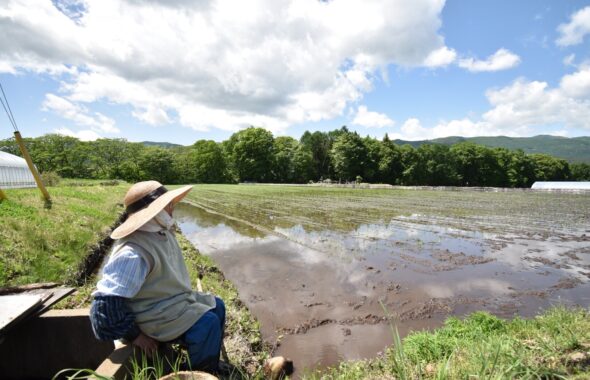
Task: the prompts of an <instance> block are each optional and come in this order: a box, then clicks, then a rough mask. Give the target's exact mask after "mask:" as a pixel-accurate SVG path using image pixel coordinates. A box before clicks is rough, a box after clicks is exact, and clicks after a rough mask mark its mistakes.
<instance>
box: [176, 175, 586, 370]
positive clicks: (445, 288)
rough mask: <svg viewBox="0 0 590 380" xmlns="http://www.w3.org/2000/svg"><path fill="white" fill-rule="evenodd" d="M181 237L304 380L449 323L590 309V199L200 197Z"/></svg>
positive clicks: (265, 189) (248, 191)
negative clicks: (310, 372) (233, 289)
mask: <svg viewBox="0 0 590 380" xmlns="http://www.w3.org/2000/svg"><path fill="white" fill-rule="evenodd" d="M187 198H188V199H187V200H188V204H180V205H179V206H178V207H177V211H176V218H177V219H178V221H179V225H180V227H181V229H182V231H183V233H184V234H185V235H186V236H187V237H188V238H189V240H190V241H191V242H192V243H193V244H194V245H195V246H196V247H197V248H198V249H199V250H200V251H201V252H202V253H204V254H207V255H210V256H212V257H213V259H214V260H215V261H216V262H217V263H218V265H219V266H220V268H221V270H222V271H223V272H224V274H225V276H226V277H227V278H228V279H229V280H231V281H232V282H233V283H234V284H235V285H236V286H237V287H238V290H239V292H240V297H241V299H242V300H243V301H244V303H245V304H246V305H247V306H248V307H249V309H250V310H251V311H252V313H253V314H254V315H255V316H256V317H257V318H258V319H259V320H260V322H261V329H262V333H263V336H264V338H265V339H266V340H267V341H269V342H271V343H274V344H276V351H275V354H277V355H285V356H288V357H290V358H291V359H293V360H294V361H295V365H296V367H297V369H298V372H299V373H301V371H302V370H303V369H304V368H305V369H312V368H318V367H324V366H327V365H334V364H336V363H337V362H338V361H341V360H348V359H359V358H367V357H373V356H376V355H377V354H378V353H379V352H381V351H382V350H383V349H384V348H385V347H386V346H387V345H389V344H391V342H392V334H391V324H392V323H394V324H395V325H396V326H397V327H398V329H399V331H400V333H401V334H402V335H405V334H407V333H408V332H409V331H411V330H417V329H424V328H433V327H437V326H439V325H440V324H441V323H442V321H443V320H444V319H445V318H446V317H447V316H449V315H458V316H462V315H464V314H466V313H469V312H472V311H476V310H487V311H490V312H491V313H494V314H496V315H499V316H502V317H508V318H509V317H513V316H515V315H520V316H533V315H535V314H537V313H538V312H539V311H540V310H541V309H544V308H547V307H549V306H551V305H554V304H566V305H580V306H583V307H588V306H589V305H590V215H589V214H590V194H557V193H538V192H530V191H529V192H524V191H509V192H481V191H444V190H416V189H414V190H399V189H397V190H350V189H323V188H307V187H304V188H295V187H293V188H291V187H277V186H197V187H195V189H194V190H193V191H192V192H191V194H190V195H189V197H187Z"/></svg>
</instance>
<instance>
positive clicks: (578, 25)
mask: <svg viewBox="0 0 590 380" xmlns="http://www.w3.org/2000/svg"><path fill="white" fill-rule="evenodd" d="M557 32H558V33H559V37H558V38H557V40H556V41H555V43H556V44H557V45H559V46H571V45H577V44H580V43H582V41H584V37H585V36H586V35H587V34H590V6H587V7H585V8H582V9H580V10H579V11H577V12H575V13H574V14H572V15H571V17H570V21H569V22H568V23H567V24H561V25H559V26H558V27H557Z"/></svg>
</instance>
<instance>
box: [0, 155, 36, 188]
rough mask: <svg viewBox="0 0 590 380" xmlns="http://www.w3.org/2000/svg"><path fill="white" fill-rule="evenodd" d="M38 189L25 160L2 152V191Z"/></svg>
mask: <svg viewBox="0 0 590 380" xmlns="http://www.w3.org/2000/svg"><path fill="white" fill-rule="evenodd" d="M23 187H37V184H36V183H35V178H33V174H31V171H30V170H29V167H28V166H27V162H26V161H25V159H24V158H21V157H19V156H15V155H13V154H10V153H6V152H3V151H1V150H0V189H20V188H23Z"/></svg>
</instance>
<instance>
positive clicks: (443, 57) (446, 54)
mask: <svg viewBox="0 0 590 380" xmlns="http://www.w3.org/2000/svg"><path fill="white" fill-rule="evenodd" d="M456 58H457V52H456V51H455V50H453V49H449V48H448V47H446V46H443V47H441V48H440V49H436V50H433V51H432V52H431V53H430V54H428V57H426V59H425V60H424V66H426V67H439V66H447V65H449V64H451V63H453V62H454V61H455V59H456Z"/></svg>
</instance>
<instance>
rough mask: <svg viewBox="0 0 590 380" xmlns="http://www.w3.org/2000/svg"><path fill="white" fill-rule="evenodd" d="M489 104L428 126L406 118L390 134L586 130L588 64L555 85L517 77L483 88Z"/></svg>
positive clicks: (588, 124) (589, 109)
mask: <svg viewBox="0 0 590 380" xmlns="http://www.w3.org/2000/svg"><path fill="white" fill-rule="evenodd" d="M486 97H487V99H488V102H489V103H490V106H491V108H490V109H489V110H488V111H486V112H484V113H483V114H482V115H481V117H480V118H479V120H472V118H463V119H457V120H451V121H441V122H439V123H438V124H437V125H435V126H434V127H431V128H427V127H423V126H422V125H421V123H420V121H419V120H418V119H414V118H411V119H408V120H407V121H406V122H405V123H404V124H403V125H402V127H401V128H400V130H399V132H394V133H390V134H389V136H390V137H391V138H399V139H408V140H423V139H432V138H438V137H446V136H464V137H473V136H498V135H504V136H512V137H523V136H530V135H531V133H532V132H533V128H534V127H540V126H544V127H555V126H557V128H558V129H555V130H554V131H553V132H550V134H554V135H559V136H567V135H568V134H569V132H568V131H569V130H571V129H582V130H583V129H585V130H588V131H590V66H589V65H585V66H584V65H583V66H581V67H580V68H579V69H578V71H577V72H575V73H573V74H569V75H564V76H563V77H562V79H561V82H560V85H559V87H554V88H551V87H549V84H548V83H546V82H542V81H528V80H526V79H522V78H521V79H517V80H515V81H514V82H513V83H512V84H510V85H508V86H505V87H503V88H498V89H491V90H488V91H487V92H486Z"/></svg>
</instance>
